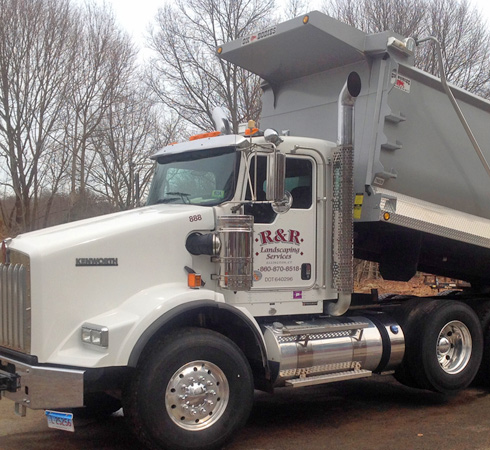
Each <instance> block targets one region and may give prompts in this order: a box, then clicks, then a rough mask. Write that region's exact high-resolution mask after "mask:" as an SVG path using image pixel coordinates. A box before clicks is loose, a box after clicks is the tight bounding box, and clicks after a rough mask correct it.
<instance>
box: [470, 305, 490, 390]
mask: <svg viewBox="0 0 490 450" xmlns="http://www.w3.org/2000/svg"><path fill="white" fill-rule="evenodd" d="M475 312H476V314H477V315H478V317H479V319H480V324H481V327H482V331H483V357H482V361H481V365H480V369H479V370H478V373H477V374H476V377H475V380H474V383H475V384H476V385H477V386H482V387H488V386H490V302H489V301H486V302H484V303H480V304H478V305H477V306H476V307H475Z"/></svg>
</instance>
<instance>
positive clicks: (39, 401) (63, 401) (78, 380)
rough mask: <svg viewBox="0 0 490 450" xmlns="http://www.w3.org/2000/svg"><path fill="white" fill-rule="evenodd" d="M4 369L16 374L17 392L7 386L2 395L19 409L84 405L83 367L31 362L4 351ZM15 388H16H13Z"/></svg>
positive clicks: (1, 359) (1, 368)
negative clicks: (24, 361)
mask: <svg viewBox="0 0 490 450" xmlns="http://www.w3.org/2000/svg"><path fill="white" fill-rule="evenodd" d="M0 372H1V373H3V374H4V375H5V374H11V375H16V376H17V377H18V378H17V387H16V390H15V392H11V391H9V390H4V391H2V392H1V396H0V398H2V397H5V398H7V399H9V400H12V401H13V402H15V404H16V408H15V409H16V412H18V413H20V414H21V415H24V414H22V413H25V408H26V407H27V408H30V409H53V408H77V407H81V406H83V374H84V371H83V370H73V369H63V368H56V367H44V366H31V365H28V364H24V363H21V362H19V361H16V360H14V359H11V358H7V357H4V356H2V355H1V354H0ZM12 390H13V389H12Z"/></svg>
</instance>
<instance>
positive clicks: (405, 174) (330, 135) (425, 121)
mask: <svg viewBox="0 0 490 450" xmlns="http://www.w3.org/2000/svg"><path fill="white" fill-rule="evenodd" d="M305 22H306V23H305ZM390 37H395V38H397V39H399V40H403V39H404V37H401V36H398V35H396V34H394V33H391V32H383V33H379V34H374V35H368V34H366V33H364V32H362V31H359V30H357V29H355V28H352V27H350V26H348V25H345V24H343V23H341V22H339V21H337V20H335V19H332V18H330V17H328V16H326V15H324V14H322V13H319V12H312V13H310V14H308V20H306V19H304V18H303V17H298V18H296V19H293V20H290V21H287V22H284V23H281V24H278V25H276V26H274V27H271V28H269V29H267V30H264V31H263V32H262V33H258V34H256V35H253V36H248V37H245V38H243V39H239V40H236V41H233V42H231V43H229V44H226V45H224V46H223V51H222V53H221V55H220V56H221V57H222V58H224V59H226V60H228V61H230V62H232V63H235V64H237V65H239V66H241V67H244V68H246V69H248V70H250V71H251V72H253V73H256V74H258V75H259V76H260V77H261V78H262V79H263V80H264V86H263V88H264V93H263V97H262V100H263V109H262V114H261V119H260V126H261V128H262V129H265V128H275V129H276V130H278V131H279V132H281V131H282V130H289V132H290V133H291V135H297V136H308V137H315V138H323V139H326V140H330V141H336V140H337V101H338V95H339V92H340V90H341V88H342V86H343V84H344V83H345V80H346V78H347V76H348V74H349V73H350V72H351V71H356V72H358V73H359V75H360V77H361V80H362V90H361V94H360V96H359V98H358V100H357V103H356V111H355V130H356V131H355V180H354V184H355V190H356V192H358V193H364V194H371V195H365V207H364V208H363V211H362V218H361V220H362V221H367V222H368V221H372V220H379V202H378V201H375V200H374V199H376V198H379V197H377V196H376V195H373V194H375V193H376V192H377V188H382V190H387V191H389V192H391V193H395V194H396V193H399V194H403V195H404V196H407V197H409V198H413V199H420V200H423V201H426V202H430V203H433V204H436V205H441V206H443V207H447V208H450V209H452V210H456V211H459V212H463V213H467V214H471V215H475V216H478V217H482V218H485V219H490V201H489V198H490V178H489V177H488V175H487V173H486V171H485V169H484V168H483V166H482V164H481V162H480V160H479V158H478V156H477V154H476V152H475V150H474V149H473V147H472V145H471V143H470V140H469V139H468V137H467V135H466V133H465V131H464V129H463V126H462V124H461V123H460V121H459V119H458V118H457V115H456V113H455V111H454V110H453V108H452V106H451V104H450V101H449V99H448V97H447V95H446V94H445V93H444V91H443V88H442V86H441V83H440V80H439V79H438V78H435V77H433V76H432V75H429V74H428V73H425V72H423V71H421V70H418V69H416V68H415V67H414V66H413V61H414V58H413V54H412V55H411V54H409V52H404V51H400V50H398V49H397V48H395V47H393V46H390V45H388V42H389V39H390ZM423 45H431V44H430V43H427V44H423ZM452 90H453V93H454V95H455V97H456V99H457V101H458V103H459V105H460V107H461V108H462V110H463V112H464V114H465V116H466V118H467V120H468V122H469V124H470V127H471V128H472V130H473V132H474V134H475V136H476V139H477V140H478V142H479V143H480V146H481V148H482V150H483V153H484V154H485V156H486V158H487V160H490V102H488V101H487V100H484V99H482V98H479V97H477V96H474V95H472V94H470V93H468V92H465V91H463V90H461V89H457V88H453V89H452ZM395 196H396V195H395ZM369 205H371V206H369ZM373 209H374V210H375V211H373Z"/></svg>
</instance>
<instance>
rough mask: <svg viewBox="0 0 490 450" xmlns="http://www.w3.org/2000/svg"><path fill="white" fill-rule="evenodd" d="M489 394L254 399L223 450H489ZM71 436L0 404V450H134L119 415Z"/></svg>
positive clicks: (360, 391) (307, 392)
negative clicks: (240, 426) (242, 424)
mask: <svg viewBox="0 0 490 450" xmlns="http://www.w3.org/2000/svg"><path fill="white" fill-rule="evenodd" d="M488 394H489V391H487V390H483V389H476V388H470V389H467V390H465V391H464V392H461V393H460V394H458V395H455V396H452V397H443V396H440V395H437V394H434V393H431V392H425V391H418V390H415V389H410V388H407V387H404V386H402V385H400V384H398V383H397V382H396V381H394V380H393V379H392V378H391V377H377V376H375V377H372V378H370V379H363V380H355V381H349V382H345V383H336V384H331V385H323V386H316V387H309V388H303V389H292V388H291V389H278V390H277V392H276V394H275V395H273V396H270V395H268V394H264V393H259V392H258V393H256V399H255V406H254V409H253V411H252V414H251V416H250V419H249V421H248V424H247V425H246V427H245V428H244V429H243V430H242V431H241V432H240V433H237V436H236V437H235V440H234V441H233V442H232V443H231V444H229V445H228V447H227V450H293V449H294V450H297V449H298V448H299V449H301V450H316V449H347V448H350V449H361V450H371V449H372V450H377V449H384V450H392V449H397V450H400V449H401V450H405V449H406V450H426V449H427V450H438V449H441V450H488V449H490V424H489V417H490V396H489V395H488ZM75 428H76V431H75V433H68V432H63V431H58V430H50V429H48V428H47V425H46V421H45V418H44V413H43V411H28V413H27V417H25V418H21V417H17V416H15V415H14V414H13V404H12V403H11V402H10V401H8V400H2V401H0V449H1V450H21V449H22V450H24V449H25V450H35V449H36V450H39V449H49V450H72V449H83V450H89V449H97V450H102V449H107V450H109V449H114V450H116V449H117V450H129V449H131V450H136V449H139V448H140V446H139V444H138V442H137V441H136V440H135V439H134V438H133V437H132V435H131V433H130V432H129V431H128V429H127V427H126V425H125V422H124V417H123V416H122V412H118V413H116V414H114V415H112V416H111V417H108V418H106V419H104V420H99V421H94V420H80V421H75Z"/></svg>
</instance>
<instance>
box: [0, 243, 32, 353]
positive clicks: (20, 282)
mask: <svg viewBox="0 0 490 450" xmlns="http://www.w3.org/2000/svg"><path fill="white" fill-rule="evenodd" d="M9 256H10V258H9V259H10V263H9V264H0V346H2V347H7V348H9V349H11V350H16V351H19V352H23V353H30V351H31V296H30V281H29V280H30V274H29V269H30V267H29V258H28V257H27V256H25V255H23V254H21V253H18V252H15V251H11V252H10V255H9Z"/></svg>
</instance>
